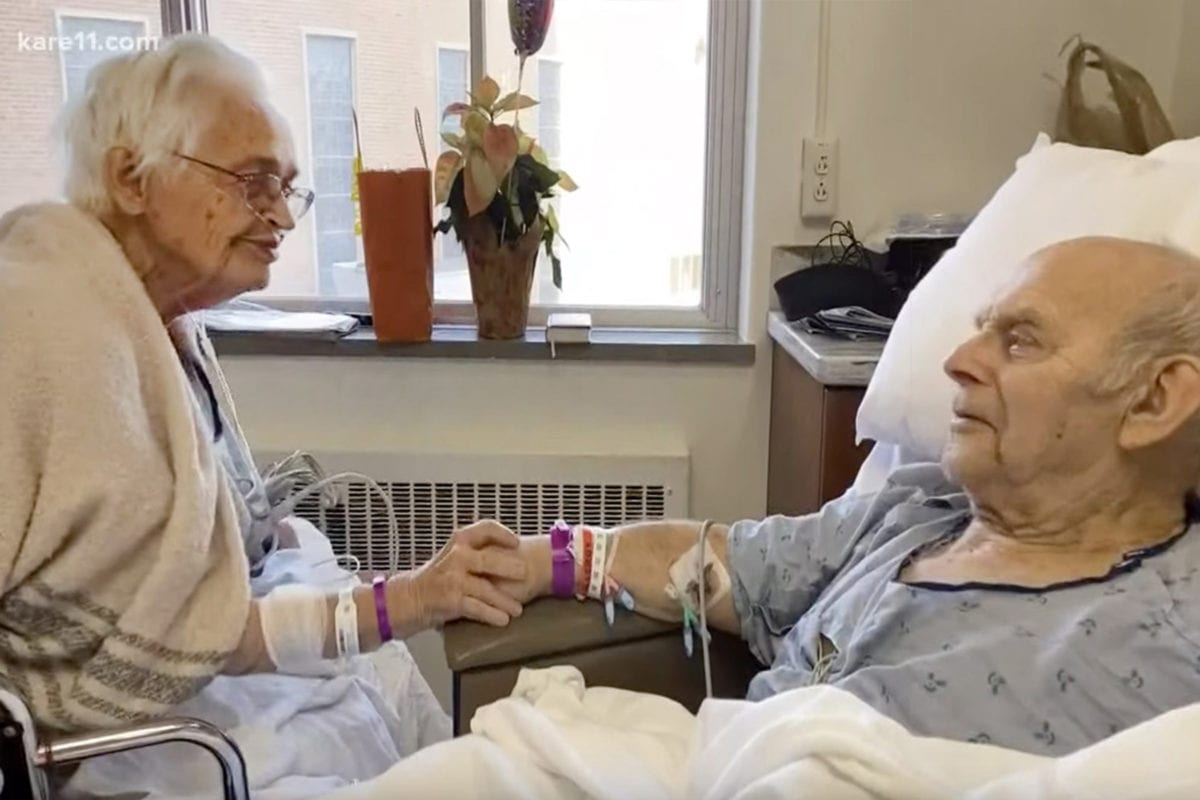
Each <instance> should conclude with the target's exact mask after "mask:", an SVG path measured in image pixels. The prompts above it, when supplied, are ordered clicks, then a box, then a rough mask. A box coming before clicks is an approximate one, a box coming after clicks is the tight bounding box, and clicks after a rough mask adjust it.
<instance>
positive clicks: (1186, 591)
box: [729, 464, 1200, 755]
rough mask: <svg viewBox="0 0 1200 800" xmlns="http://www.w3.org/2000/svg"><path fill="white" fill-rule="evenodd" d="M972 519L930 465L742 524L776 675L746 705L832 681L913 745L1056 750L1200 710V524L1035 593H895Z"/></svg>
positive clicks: (753, 640)
mask: <svg viewBox="0 0 1200 800" xmlns="http://www.w3.org/2000/svg"><path fill="white" fill-rule="evenodd" d="M1192 519H1193V520H1195V519H1196V518H1195V516H1193V517H1192ZM969 520H970V509H969V505H968V502H967V498H966V496H965V495H963V494H962V493H961V490H960V489H958V488H956V487H955V486H953V485H952V484H950V483H948V482H947V480H946V478H945V476H944V475H943V474H942V472H941V470H940V469H939V468H938V467H937V466H936V465H932V464H930V465H915V466H911V467H905V468H902V469H900V470H898V471H897V472H895V473H894V474H893V475H892V476H891V478H890V479H889V481H888V483H887V485H886V487H885V488H884V489H883V490H882V491H881V492H880V493H879V494H876V495H864V496H859V497H845V498H842V499H840V500H837V501H834V502H833V503H830V504H828V505H827V506H826V507H825V508H824V509H823V510H822V511H821V512H819V513H817V514H813V515H810V516H806V517H799V518H788V517H772V518H769V519H767V520H764V521H762V522H757V521H756V522H749V521H747V522H740V523H737V524H735V525H734V526H733V528H732V530H731V532H730V546H729V559H730V567H731V572H732V573H733V597H734V604H735V606H736V608H737V612H738V616H739V617H740V619H741V625H742V633H743V635H744V636H745V638H746V639H747V641H748V642H749V643H750V647H751V649H752V650H753V651H754V653H755V655H757V656H758V657H759V659H760V660H762V661H763V663H767V664H770V665H771V668H770V669H769V670H768V671H766V672H763V673H761V674H759V675H758V676H757V677H756V678H755V679H754V681H753V682H752V683H751V685H750V692H749V697H750V699H752V700H753V699H760V698H763V697H768V696H770V695H773V694H776V693H778V692H782V691H785V690H787V689H792V688H796V687H798V686H807V685H810V684H812V683H818V682H825V683H828V684H830V685H833V686H837V687H839V688H842V689H845V690H846V691H849V692H851V693H852V694H854V695H856V696H857V697H859V698H861V699H862V700H864V701H866V702H867V703H869V704H870V705H871V706H873V707H874V708H875V709H877V710H878V711H880V712H881V713H883V714H885V715H887V716H889V717H891V718H893V719H895V720H897V721H898V722H900V723H901V724H903V725H904V726H905V727H906V728H908V729H909V730H910V731H912V732H913V733H916V734H921V735H933V736H941V737H945V738H950V739H957V740H960V741H970V742H990V743H992V744H997V745H1002V746H1004V747H1009V748H1014V749H1017V750H1024V751H1029V752H1035V753H1041V754H1046V755H1061V754H1064V753H1069V752H1071V751H1073V750H1076V749H1078V748H1080V747H1084V746H1086V745H1089V744H1092V743H1094V742H1097V741H1099V740H1101V739H1103V738H1105V737H1107V736H1109V735H1111V734H1113V733H1116V732H1117V731H1120V730H1123V729H1125V728H1128V727H1131V726H1133V725H1135V724H1137V723H1139V722H1142V721H1144V720H1147V719H1149V718H1151V717H1154V716H1156V715H1157V714H1160V713H1162V712H1165V711H1168V710H1170V709H1172V708H1177V707H1179V706H1184V705H1188V704H1190V703H1195V702H1200V524H1193V525H1192V526H1191V527H1189V528H1188V529H1187V530H1186V531H1185V532H1184V533H1183V534H1181V535H1179V536H1177V537H1176V538H1175V539H1173V540H1171V541H1168V542H1166V543H1164V544H1162V545H1158V546H1157V547H1154V548H1149V549H1147V550H1144V551H1141V552H1134V553H1129V554H1127V557H1126V558H1125V560H1124V561H1122V563H1121V564H1119V565H1117V566H1116V567H1114V569H1113V571H1112V572H1111V573H1110V574H1109V575H1108V576H1106V577H1104V578H1100V579H1096V580H1088V581H1077V582H1073V583H1069V584H1060V585H1058V586H1056V587H1050V588H1047V589H1045V590H1040V591H1039V590H1029V589H1022V588H1019V587H1006V586H999V585H982V584H968V585H965V586H962V587H948V586H945V585H939V584H912V585H910V584H906V583H902V582H900V581H899V580H898V578H897V576H898V574H899V572H900V569H901V567H902V566H903V564H904V563H905V561H906V559H907V558H909V557H910V556H911V555H912V554H913V553H914V551H917V550H919V549H920V548H922V547H928V546H930V545H932V544H934V543H938V542H941V541H942V540H944V539H945V538H946V537H953V536H956V535H958V534H959V533H960V532H961V531H962V530H963V529H964V528H965V527H966V525H967V523H968V522H969Z"/></svg>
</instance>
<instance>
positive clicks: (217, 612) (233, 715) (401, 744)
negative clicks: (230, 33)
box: [0, 37, 524, 796]
mask: <svg viewBox="0 0 1200 800" xmlns="http://www.w3.org/2000/svg"><path fill="white" fill-rule="evenodd" d="M63 130H64V133H65V136H64V138H65V147H66V155H67V166H68V174H67V181H66V189H67V195H68V198H69V204H53V203H50V204H44V205H33V206H27V207H23V208H19V209H16V210H14V211H12V212H11V213H9V214H8V215H7V216H5V217H4V218H3V220H0V483H2V484H3V486H4V501H3V502H2V503H0V574H2V575H3V584H2V587H0V589H2V596H0V672H2V673H3V677H4V678H5V679H7V680H8V681H9V682H10V683H11V684H13V685H14V686H15V688H16V689H17V690H18V691H19V692H20V693H21V694H22V695H23V696H24V698H25V699H26V700H27V702H28V703H29V704H30V706H31V707H32V709H33V712H34V714H35V716H36V718H37V720H38V722H39V723H40V724H41V725H43V726H46V727H47V728H50V729H56V730H60V731H73V730H86V729H94V728H102V727H107V726H115V725H120V724H122V723H127V722H132V721H138V720H145V719H147V718H153V717H155V716H158V715H163V714H167V713H169V712H177V711H178V710H179V709H181V708H182V709H183V710H185V711H187V712H190V713H193V714H199V715H207V716H209V717H210V718H212V719H213V721H215V722H217V723H218V724H221V725H223V726H224V727H226V728H237V727H238V726H239V725H242V726H246V725H248V724H250V723H251V722H252V723H253V724H254V725H255V726H256V727H255V728H254V730H255V736H256V737H258V738H256V739H255V740H254V742H258V743H260V744H261V743H262V741H264V740H263V739H262V736H263V734H264V733H265V732H271V733H272V735H273V736H274V738H271V736H268V737H267V739H266V741H267V742H268V743H269V746H268V747H266V748H265V750H266V752H268V753H269V754H270V755H271V757H272V758H271V759H269V760H268V761H269V763H268V764H263V763H262V762H261V760H260V761H259V762H258V763H255V762H256V754H255V752H253V751H254V742H243V745H244V746H246V747H249V748H250V749H251V751H252V752H250V753H248V760H249V761H250V766H251V769H252V778H253V779H254V781H255V783H256V784H257V785H260V786H261V785H265V784H266V783H270V782H271V781H272V780H274V779H275V778H278V777H280V776H282V775H285V774H286V775H290V776H291V778H292V779H293V780H300V779H301V778H304V776H308V777H309V778H311V782H310V783H307V784H304V785H305V786H307V787H308V788H310V789H313V790H314V791H315V790H319V789H327V788H330V787H332V786H336V785H339V784H340V783H344V782H346V781H350V780H354V779H363V778H368V777H371V776H372V775H374V774H376V773H378V772H379V771H381V770H382V769H384V768H386V767H387V766H389V765H390V764H391V763H394V761H395V760H396V759H397V758H399V757H401V756H404V755H406V754H407V753H408V752H410V751H411V750H413V749H414V748H415V747H416V746H418V745H419V744H423V743H426V742H429V741H433V740H436V739H439V738H444V737H445V736H446V735H447V734H448V726H447V723H446V719H445V715H444V714H443V713H442V712H441V711H440V709H436V707H435V704H434V703H433V702H432V698H431V695H430V693H429V690H428V687H427V686H426V685H425V683H424V681H423V680H422V679H421V678H420V676H419V674H417V673H416V671H415V669H414V668H413V665H412V662H411V658H410V657H409V656H408V655H407V652H406V651H405V650H404V649H403V646H402V645H401V644H399V643H392V644H390V645H388V646H387V647H385V648H383V650H382V651H380V652H379V653H378V654H377V655H376V656H375V657H374V658H373V659H368V658H367V657H366V655H360V656H356V655H355V654H356V653H361V654H367V653H370V652H371V651H374V650H376V649H377V648H380V646H381V644H384V643H385V642H387V641H388V640H389V639H392V638H395V639H396V640H402V639H403V638H405V637H406V636H408V635H410V634H413V633H415V632H417V631H420V630H422V629H425V628H428V627H431V626H434V625H438V624H440V623H443V622H446V621H449V620H452V619H456V618H458V617H469V618H472V619H475V620H479V621H483V622H487V623H491V624H495V625H503V624H506V623H507V622H508V620H509V619H510V617H511V616H514V615H517V614H519V613H520V605H519V604H517V603H516V602H515V601H513V600H512V599H511V598H510V597H508V596H507V595H505V594H503V593H502V592H500V591H499V590H498V589H497V588H496V587H495V585H494V583H493V581H494V580H495V579H499V578H508V579H519V578H521V577H523V570H524V567H523V564H522V563H521V562H520V561H519V560H518V559H517V558H516V557H515V550H514V548H515V546H516V544H517V540H516V537H515V536H513V535H511V534H509V533H507V532H504V531H496V530H491V529H481V528H476V529H468V530H466V531H461V532H459V533H457V534H456V535H455V538H454V539H453V540H452V542H451V543H450V544H449V545H448V546H447V547H446V549H444V550H443V551H442V552H441V553H440V554H439V555H438V556H437V557H436V558H435V559H434V560H433V561H432V562H430V563H429V564H427V565H426V566H425V567H423V568H421V569H420V570H417V571H416V572H414V573H411V574H401V575H395V576H392V577H391V578H390V579H388V580H386V581H382V582H380V583H378V585H357V586H352V587H351V586H350V585H349V583H348V582H347V588H346V589H345V590H344V591H341V592H332V591H331V592H329V593H328V594H326V592H325V591H321V590H317V589H313V588H304V587H296V586H287V587H284V588H283V589H280V590H277V591H276V592H272V593H271V594H270V595H268V596H267V597H266V598H255V597H254V596H253V594H254V593H253V592H252V590H251V572H252V571H253V572H255V573H256V574H258V573H261V572H262V571H263V570H264V569H265V570H266V571H267V572H270V571H271V570H270V565H271V559H272V558H273V557H275V554H276V553H277V551H278V547H279V542H278V539H279V533H280V531H281V530H284V529H286V526H281V525H279V524H278V522H279V520H278V519H277V515H275V514H272V512H271V508H270V501H269V499H268V497H267V495H266V493H265V491H264V488H263V485H262V482H261V480H260V478H259V476H258V474H257V473H256V472H255V470H254V467H253V464H252V462H251V460H250V456H249V451H248V448H247V446H246V443H245V441H244V439H243V438H242V437H241V434H240V432H239V430H238V428H237V425H236V421H235V417H234V415H233V413H232V409H231V408H230V407H229V405H228V399H227V398H226V397H223V392H222V387H223V385H224V384H223V381H222V380H221V375H220V370H219V368H218V367H217V363H216V361H215V359H214V357H213V352H212V349H211V347H210V346H209V344H208V342H207V340H206V338H205V336H204V333H203V330H202V327H201V326H200V325H198V324H197V323H196V322H194V321H193V320H192V319H191V318H190V317H189V312H193V311H197V310H199V309H204V308H207V307H210V306H213V305H214V304H217V303H220V302H222V301H225V300H227V299H229V298H232V297H234V296H236V295H238V294H240V293H242V292H245V291H248V290H253V289H260V288H262V287H264V286H265V285H266V284H267V280H268V275H269V269H270V266H271V264H272V262H273V261H274V260H275V258H276V255H277V252H278V247H279V245H280V242H281V240H282V239H283V236H284V235H285V234H286V233H287V232H288V231H290V230H291V229H292V228H293V227H294V226H295V224H296V219H297V218H298V217H300V216H301V215H302V214H303V213H304V212H305V211H306V210H307V209H308V207H309V206H310V204H311V203H312V199H313V196H312V193H311V192H309V191H307V190H303V189H300V188H298V187H297V186H296V185H295V184H294V182H295V180H296V178H297V167H296V164H295V156H294V153H293V151H292V144H291V140H290V138H289V135H288V131H287V129H286V127H285V125H284V124H283V122H282V120H281V118H280V116H279V115H278V114H277V113H276V112H275V111H274V109H273V108H272V106H271V104H270V102H269V101H268V98H267V97H266V94H265V91H264V85H263V82H262V80H261V79H260V77H259V72H258V70H257V69H256V67H255V66H254V65H253V64H252V63H250V62H249V61H247V60H246V59H244V58H242V57H241V56H239V55H237V54H235V53H234V52H233V51H231V50H229V49H228V48H226V47H224V46H223V45H221V44H220V43H218V42H217V41H215V40H212V39H208V38H203V37H181V38H178V39H174V40H171V41H168V42H166V43H164V45H163V46H162V47H161V48H160V49H158V50H156V51H149V52H142V53H138V54H136V55H130V56H127V57H122V58H118V59H115V60H113V61H109V62H106V63H104V64H103V65H101V66H100V67H98V68H97V69H96V70H95V71H94V72H93V74H92V75H91V76H90V79H89V83H88V87H87V92H86V96H85V97H83V98H82V99H81V100H80V101H79V102H78V103H77V104H76V105H74V106H72V107H70V108H68V109H67V111H66V116H65V121H64V125H63ZM276 499H277V498H276ZM276 572H278V570H277V571H276ZM276 582H278V581H276ZM337 655H341V656H343V658H341V659H340V662H339V663H340V667H339V663H330V662H326V663H324V664H322V663H320V659H321V658H322V657H325V658H332V657H333V656H337ZM276 671H280V672H288V671H291V672H301V673H306V674H309V675H312V676H317V677H309V678H299V677H297V678H286V677H282V676H279V675H259V676H249V677H244V678H236V679H231V678H225V679H217V676H219V675H222V674H224V675H246V674H248V673H273V672H276ZM214 679H216V680H215V681H214ZM206 687H207V688H206ZM280 698H284V699H286V700H287V702H288V703H291V706H290V707H289V708H287V709H285V710H280V707H279V705H278V703H275V705H272V703H273V702H275V701H278V700H279V699H280ZM267 708H270V709H271V711H270V713H269V714H267V713H265V712H264V709H267ZM306 715H307V716H306ZM305 720H308V721H307V722H306V721H305ZM292 723H295V724H292ZM129 768H130V763H128V762H126V763H123V764H122V765H121V769H119V770H109V771H108V772H107V773H106V772H105V771H104V770H103V769H97V770H93V772H94V773H96V775H97V776H99V777H96V779H95V781H94V785H98V784H103V783H104V780H102V779H101V778H102V777H103V775H108V776H117V777H114V778H113V780H112V781H111V783H112V785H111V787H110V788H112V789H113V790H114V791H116V790H119V789H120V788H121V787H120V786H119V785H118V784H120V783H121V775H122V771H123V770H127V769H129ZM273 770H274V773H272V771H273ZM178 771H180V770H176V772H178ZM87 772H88V770H86V769H85V770H84V773H87ZM123 779H124V780H126V781H127V783H126V788H128V787H129V786H137V787H139V788H152V787H153V786H155V785H157V784H156V781H157V780H158V779H157V778H154V779H151V778H150V777H147V776H146V775H142V776H140V777H138V776H137V775H135V774H125V775H124V778H123ZM301 783H303V781H301ZM94 785H93V787H92V788H94ZM297 785H299V784H297ZM170 787H173V788H165V789H163V792H164V793H165V794H167V795H170V796H179V795H180V794H181V793H182V791H183V790H182V789H180V788H179V787H178V785H176V784H170ZM303 794H304V792H303V791H301V792H300V794H299V795H288V796H301V795H303Z"/></svg>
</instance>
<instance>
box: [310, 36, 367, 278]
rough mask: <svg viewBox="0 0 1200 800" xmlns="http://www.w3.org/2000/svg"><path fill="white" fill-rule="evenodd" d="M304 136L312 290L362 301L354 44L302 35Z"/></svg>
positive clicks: (337, 38) (344, 38)
mask: <svg viewBox="0 0 1200 800" xmlns="http://www.w3.org/2000/svg"><path fill="white" fill-rule="evenodd" d="M304 55H305V59H304V60H305V71H306V72H307V79H308V136H309V143H310V146H311V147H312V169H311V174H312V177H311V179H310V180H311V182H312V187H313V190H314V191H315V192H316V194H317V199H316V201H315V202H314V204H313V212H312V213H313V219H314V224H315V226H316V240H317V241H316V258H317V261H316V265H317V286H318V287H319V291H320V293H321V294H322V295H326V296H328V295H333V296H341V297H345V296H350V297H354V296H360V297H361V296H364V295H366V292H367V283H366V271H365V270H364V268H363V266H362V264H361V261H360V259H359V249H358V236H357V235H356V234H355V232H354V201H353V200H351V199H350V194H351V175H352V174H353V172H354V112H353V109H354V39H352V38H350V37H347V36H327V35H321V34H306V35H305V37H304Z"/></svg>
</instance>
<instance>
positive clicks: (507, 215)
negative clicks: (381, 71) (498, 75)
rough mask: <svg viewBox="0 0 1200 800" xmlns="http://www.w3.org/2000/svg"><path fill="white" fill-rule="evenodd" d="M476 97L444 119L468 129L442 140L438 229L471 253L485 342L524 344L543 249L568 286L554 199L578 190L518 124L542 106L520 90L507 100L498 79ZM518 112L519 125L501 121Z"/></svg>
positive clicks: (474, 292)
mask: <svg viewBox="0 0 1200 800" xmlns="http://www.w3.org/2000/svg"><path fill="white" fill-rule="evenodd" d="M469 99H470V102H467V103H453V104H451V105H450V106H448V107H447V108H446V110H445V112H444V113H443V115H442V118H443V119H445V118H446V117H449V116H457V117H458V118H459V122H460V131H459V132H458V133H443V134H442V139H443V140H444V141H445V142H446V144H448V145H450V147H451V148H453V149H451V150H447V151H446V152H444V153H442V154H441V156H440V157H439V158H438V160H437V165H436V167H435V168H434V193H435V198H436V201H437V203H438V204H441V205H444V206H445V211H444V212H443V213H444V214H445V216H444V218H443V219H442V221H441V222H439V223H438V225H437V228H436V229H437V231H438V232H439V233H442V234H447V233H449V231H450V230H452V229H453V231H454V233H455V235H456V236H457V237H458V240H459V241H460V242H462V244H463V249H464V250H465V251H466V254H467V267H468V269H469V270H470V275H471V295H472V299H473V301H474V304H475V316H476V320H477V323H478V328H479V336H480V337H481V338H484V339H517V338H520V337H521V336H524V334H525V328H526V326H527V325H528V323H529V297H530V292H531V290H532V288H533V273H534V268H535V266H536V264H537V250H538V245H539V244H541V245H542V246H544V247H545V251H546V255H547V256H548V257H549V258H550V263H551V266H552V267H553V270H554V285H555V286H557V287H558V288H560V289H561V288H562V268H561V264H560V262H559V258H558V255H557V253H556V252H555V249H554V244H555V239H556V238H559V234H558V220H557V218H556V217H555V213H554V207H553V206H552V205H551V204H550V200H551V199H552V198H553V197H554V196H555V195H556V194H557V192H556V190H562V191H568V192H570V191H574V190H575V189H576V186H575V182H574V181H572V180H571V177H570V176H569V175H567V173H566V172H563V171H562V170H556V169H554V168H553V167H551V166H550V164H549V162H548V160H547V158H546V153H545V151H544V150H543V149H542V148H541V147H539V146H538V144H537V142H535V141H534V139H533V137H531V136H528V135H526V134H525V133H524V132H523V131H522V130H521V128H520V125H519V124H518V119H517V117H518V116H519V112H520V111H521V110H522V109H527V108H532V107H533V106H535V105H537V101H536V100H534V99H533V98H532V97H528V96H526V95H523V94H521V93H520V92H519V91H517V92H511V93H509V94H506V95H504V96H503V97H501V96H500V86H499V84H497V83H496V81H494V80H493V79H492V78H490V77H489V78H484V79H483V81H482V82H481V83H480V85H479V87H478V88H477V89H476V90H475V91H474V92H472V93H471V94H470V98H469ZM510 113H511V114H514V115H515V116H514V119H513V122H512V124H508V123H503V122H500V121H499V120H500V118H501V117H503V116H504V115H506V114H510Z"/></svg>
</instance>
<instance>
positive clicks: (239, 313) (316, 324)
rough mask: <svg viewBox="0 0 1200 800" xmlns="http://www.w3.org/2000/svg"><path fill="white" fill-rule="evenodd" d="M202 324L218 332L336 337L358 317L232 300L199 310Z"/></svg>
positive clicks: (353, 327) (354, 322)
mask: <svg viewBox="0 0 1200 800" xmlns="http://www.w3.org/2000/svg"><path fill="white" fill-rule="evenodd" d="M203 319H204V325H205V327H207V328H208V329H209V330H210V331H219V332H222V333H270V334H274V335H281V336H301V337H316V338H333V339H337V338H340V337H342V336H345V335H346V334H348V333H350V332H352V331H354V330H355V329H356V328H357V327H358V320H357V319H355V318H354V317H351V316H349V315H348V314H327V313H323V312H307V311H306V312H290V311H280V310H279V309H277V308H270V307H269V306H264V305H259V304H258V303H251V302H249V301H247V300H233V301H231V302H229V303H226V304H225V305H222V306H218V307H216V308H212V309H209V310H207V311H204V312H203Z"/></svg>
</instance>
